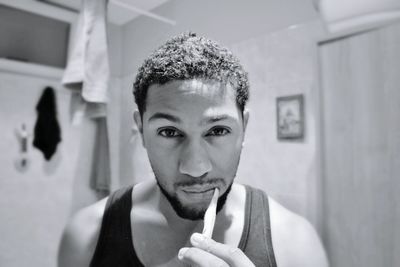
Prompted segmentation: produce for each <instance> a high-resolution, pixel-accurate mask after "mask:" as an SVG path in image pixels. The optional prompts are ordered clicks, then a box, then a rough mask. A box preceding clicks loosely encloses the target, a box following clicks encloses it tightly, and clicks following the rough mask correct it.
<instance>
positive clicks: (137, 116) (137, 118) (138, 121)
mask: <svg viewBox="0 0 400 267" xmlns="http://www.w3.org/2000/svg"><path fill="white" fill-rule="evenodd" d="M133 120H134V121H135V123H136V126H137V128H138V131H139V133H140V138H141V139H142V144H143V146H144V147H146V146H145V144H144V138H143V122H142V116H140V113H139V111H138V110H135V111H134V112H133Z"/></svg>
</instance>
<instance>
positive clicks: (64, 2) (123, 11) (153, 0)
mask: <svg viewBox="0 0 400 267" xmlns="http://www.w3.org/2000/svg"><path fill="white" fill-rule="evenodd" d="M167 1H168V0H118V1H113V0H109V3H108V12H107V16H108V20H109V21H110V22H111V23H114V24H117V25H124V24H125V23H127V22H129V21H131V20H133V19H134V18H136V17H138V16H140V15H141V14H142V13H143V12H145V13H148V12H151V10H153V9H154V8H156V7H158V6H160V5H162V4H164V3H165V2H167ZM42 2H47V3H49V4H54V5H57V6H60V7H66V8H69V9H72V10H74V11H76V12H78V11H79V10H80V8H81V0H42ZM123 5H128V6H130V7H131V8H129V9H128V8H126V7H124V6H123ZM139 11H143V12H139Z"/></svg>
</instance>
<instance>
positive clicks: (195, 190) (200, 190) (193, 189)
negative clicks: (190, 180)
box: [182, 185, 217, 194]
mask: <svg viewBox="0 0 400 267" xmlns="http://www.w3.org/2000/svg"><path fill="white" fill-rule="evenodd" d="M216 187H217V186H215V185H213V186H204V185H202V186H188V187H182V191H184V192H185V193H189V194H204V193H213V192H214V189H215V188H216Z"/></svg>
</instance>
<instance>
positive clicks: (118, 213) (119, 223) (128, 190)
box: [90, 186, 142, 267]
mask: <svg viewBox="0 0 400 267" xmlns="http://www.w3.org/2000/svg"><path fill="white" fill-rule="evenodd" d="M132 188H133V186H129V187H124V188H121V189H119V190H117V191H115V192H113V193H112V194H111V195H110V196H109V198H108V200H107V204H106V207H105V210H104V215H103V220H102V224H101V229H100V234H99V240H98V242H97V246H96V249H95V252H94V255H93V258H92V261H91V263H90V266H91V267H103V266H104V267H105V266H121V267H122V266H142V265H141V264H140V262H139V264H138V262H137V261H136V260H137V257H135V254H134V253H133V242H132V232H131V224H130V212H131V207H132Z"/></svg>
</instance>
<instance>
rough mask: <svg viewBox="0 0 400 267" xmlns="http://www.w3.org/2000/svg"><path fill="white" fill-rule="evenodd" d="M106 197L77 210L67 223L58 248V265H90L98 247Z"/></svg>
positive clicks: (84, 266)
mask: <svg viewBox="0 0 400 267" xmlns="http://www.w3.org/2000/svg"><path fill="white" fill-rule="evenodd" d="M105 203H106V199H103V200H101V201H99V202H97V203H95V204H94V205H91V206H89V207H87V208H84V209H82V210H80V211H79V212H77V213H76V214H75V215H74V216H73V217H72V219H71V220H70V222H69V223H68V224H67V226H66V228H65V230H64V233H63V235H62V238H61V242H60V246H59V250H58V267H71V266H74V267H89V264H90V261H91V259H92V257H93V253H94V250H95V248H96V244H97V240H98V236H99V232H100V227H101V221H102V217H103V212H104V207H105Z"/></svg>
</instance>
